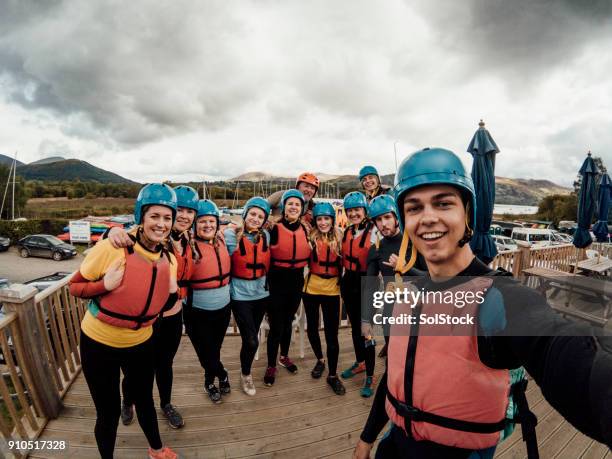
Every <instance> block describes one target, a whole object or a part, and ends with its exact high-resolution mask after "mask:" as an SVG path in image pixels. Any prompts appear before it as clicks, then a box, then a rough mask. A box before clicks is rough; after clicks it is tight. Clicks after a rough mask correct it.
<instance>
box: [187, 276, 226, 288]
mask: <svg viewBox="0 0 612 459" xmlns="http://www.w3.org/2000/svg"><path fill="white" fill-rule="evenodd" d="M228 277H230V273H225V274H221V275H219V276H212V277H207V278H205V279H189V280H185V281H183V282H184V283H185V285H183V287H185V286H186V285H187V284H199V283H204V282H211V281H222V280H225V279H226V278H228ZM179 285H180V284H179Z"/></svg>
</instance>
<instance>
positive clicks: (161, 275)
mask: <svg viewBox="0 0 612 459" xmlns="http://www.w3.org/2000/svg"><path fill="white" fill-rule="evenodd" d="M169 294H170V259H169V256H168V254H167V252H165V251H164V252H163V253H162V256H161V257H160V258H159V259H158V260H157V261H154V262H151V261H149V260H146V259H145V258H144V257H143V256H142V255H139V254H138V253H136V252H135V251H134V249H133V248H132V247H129V248H127V249H126V250H125V271H124V273H123V279H122V280H121V284H120V285H119V287H117V288H115V289H114V290H111V291H110V292H108V293H105V294H104V295H101V296H99V297H97V298H95V299H94V303H95V306H97V308H98V311H97V313H96V314H95V316H96V318H97V319H99V320H101V321H102V322H105V323H107V324H110V325H114V326H115V327H122V328H132V329H139V328H141V327H148V326H150V325H152V324H153V322H155V319H157V317H158V316H159V313H160V312H161V310H162V308H163V307H164V305H165V304H166V301H167V300H168V296H169Z"/></svg>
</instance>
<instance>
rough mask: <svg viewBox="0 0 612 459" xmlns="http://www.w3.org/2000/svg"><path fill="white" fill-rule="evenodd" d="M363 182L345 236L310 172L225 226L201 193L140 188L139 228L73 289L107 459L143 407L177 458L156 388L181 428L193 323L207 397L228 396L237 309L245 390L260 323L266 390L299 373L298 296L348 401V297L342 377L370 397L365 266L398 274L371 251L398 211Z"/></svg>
mask: <svg viewBox="0 0 612 459" xmlns="http://www.w3.org/2000/svg"><path fill="white" fill-rule="evenodd" d="M360 179H361V181H362V183H363V185H364V191H365V193H361V192H352V193H349V194H348V195H347V196H346V197H345V199H344V209H345V212H346V213H347V217H348V220H349V223H350V225H349V227H348V228H347V229H346V230H345V231H344V233H343V232H342V230H341V229H340V228H339V227H338V226H337V225H336V221H335V220H336V209H334V207H333V206H332V205H331V204H329V203H327V202H321V203H316V204H315V202H314V200H313V198H314V197H315V195H316V193H317V190H318V188H319V185H320V183H319V179H318V178H317V177H316V176H315V175H314V174H311V173H303V174H301V175H300V176H299V177H298V178H297V180H296V185H295V188H294V189H290V190H287V191H284V192H278V193H275V194H273V195H272V196H270V197H269V198H268V199H265V198H263V197H259V196H256V197H253V198H251V199H249V200H248V201H247V202H246V204H245V206H244V209H243V213H242V222H241V223H239V224H230V225H225V228H223V227H222V226H221V223H222V222H221V220H220V217H221V215H220V212H219V209H218V208H217V206H216V204H215V203H214V202H212V201H211V200H208V199H199V196H198V193H197V191H196V190H194V189H193V188H191V187H188V186H178V187H176V188H174V189H173V188H171V187H170V186H168V185H165V184H149V185H146V186H144V187H143V188H142V189H141V191H140V193H139V195H138V198H137V200H136V204H135V211H134V216H135V222H136V225H135V226H134V227H133V228H132V229H130V230H128V231H126V230H123V229H120V228H112V229H111V230H110V231H109V232H108V233H107V234H106V235H105V238H104V239H103V240H102V241H101V242H99V243H98V244H97V245H96V246H95V247H93V248H92V250H91V251H90V253H89V254H88V255H87V257H86V259H85V260H84V262H83V264H82V265H81V267H80V269H79V271H78V272H77V273H76V274H75V276H74V277H73V278H72V280H71V283H70V291H71V294H73V295H75V296H77V297H81V298H88V299H90V301H89V304H88V309H87V312H86V314H85V318H84V320H83V323H82V326H81V331H82V339H81V356H82V357H81V359H82V364H83V373H84V375H85V378H86V380H87V383H88V386H89V389H90V392H91V395H92V398H93V400H94V404H95V406H96V412H97V421H96V427H95V435H96V440H97V443H98V447H99V450H100V454H101V455H102V457H112V455H113V451H114V444H115V439H116V433H117V425H118V420H119V418H121V420H122V421H123V423H124V424H126V425H127V424H129V423H131V422H132V420H133V418H134V408H135V411H136V415H137V418H138V422H139V424H140V426H141V427H142V429H143V431H144V433H145V435H146V436H147V439H148V441H149V444H150V450H149V455H150V456H151V457H154V458H165V457H173V454H174V453H173V452H172V451H171V450H170V449H169V448H167V447H163V446H162V442H161V439H160V435H159V430H158V427H157V417H156V414H155V407H154V403H153V395H152V386H153V380H154V379H155V381H156V383H157V387H158V390H159V400H160V408H161V410H162V412H163V414H164V416H165V417H166V418H167V420H168V422H169V424H170V426H171V427H173V428H180V427H182V426H183V425H184V420H183V418H182V416H181V414H180V413H179V411H178V410H177V408H176V407H175V406H174V405H172V403H171V393H172V380H173V372H172V364H173V359H174V356H175V354H176V352H177V350H178V346H179V344H180V339H181V335H182V333H183V327H184V330H185V332H186V333H187V335H188V336H189V338H190V340H191V342H192V344H193V347H194V349H195V351H196V354H197V357H198V359H199V362H200V364H201V366H202V368H203V369H204V391H205V392H206V393H207V394H208V397H209V398H210V400H211V401H213V402H214V403H219V402H221V401H222V397H223V396H224V395H226V394H229V393H230V391H231V385H230V380H229V375H228V372H227V370H226V369H225V367H224V365H223V363H222V361H221V347H222V344H223V340H224V337H225V334H226V331H227V328H228V326H229V323H230V318H231V316H232V315H233V316H234V319H235V321H236V324H237V326H238V329H239V331H240V336H241V338H242V346H241V349H240V366H241V374H240V386H241V388H242V390H243V391H244V392H245V393H246V394H247V395H250V396H253V395H255V394H256V387H255V384H254V382H253V376H252V374H251V367H252V363H253V360H254V357H255V354H256V352H257V349H258V347H259V339H258V338H259V331H260V326H261V323H262V321H263V319H264V316H266V317H267V321H268V323H269V333H268V337H267V348H266V349H267V368H266V371H265V374H264V376H263V382H264V384H265V385H266V386H272V385H273V384H274V383H275V380H276V377H277V366H278V365H280V366H281V367H284V368H285V369H286V370H287V371H288V372H289V373H293V374H294V373H296V372H297V371H298V368H297V366H296V364H295V363H294V362H293V361H292V359H291V358H290V356H289V348H290V344H291V337H292V331H293V326H292V324H293V321H294V319H295V315H296V313H297V311H298V308H299V306H300V302H301V301H302V300H303V303H304V308H305V312H306V318H307V331H308V338H309V341H310V344H311V347H312V349H313V351H314V353H315V355H316V357H317V361H316V364H315V366H314V368H313V369H312V371H311V375H312V377H313V378H321V376H322V375H323V374H324V372H325V370H326V368H327V374H328V375H327V378H326V381H327V384H328V385H329V387H330V388H331V390H332V391H333V392H334V393H336V394H338V395H343V394H344V393H345V387H344V385H343V383H342V381H341V379H340V378H339V376H338V373H337V366H338V355H339V344H338V329H339V325H340V317H341V310H340V295H342V298H343V301H344V305H345V310H346V312H347V314H348V316H349V320H350V322H351V327H352V338H353V344H354V348H355V356H356V360H355V362H354V363H353V364H352V365H351V366H350V367H349V368H347V369H346V370H345V371H343V372H342V374H341V376H342V377H343V378H344V379H347V378H351V377H353V376H355V375H357V374H359V373H365V378H364V383H363V387H362V388H361V391H360V393H361V395H362V396H363V397H370V396H371V395H372V394H373V386H374V380H373V377H374V364H375V361H374V360H375V354H374V346H373V344H374V340H373V338H372V336H371V335H372V332H371V328H370V327H368V326H366V324H365V323H364V324H362V315H361V298H360V289H361V276H363V275H365V274H366V273H367V272H368V269H373V268H368V266H369V264H371V263H372V262H371V260H369V258H370V259H372V260H374V263H376V264H377V266H378V264H379V262H382V263H384V265H383V266H385V265H388V266H391V261H392V260H391V261H390V259H389V257H386V258H385V259H384V260H382V259H381V258H380V257H376V256H373V253H376V250H377V248H378V247H379V243H378V242H379V241H378V239H379V238H380V237H381V236H380V235H378V236H377V234H376V231H375V228H376V226H375V223H374V220H376V219H377V217H379V215H382V214H386V213H387V212H388V211H389V210H392V211H393V215H394V216H395V215H396V212H395V211H394V209H395V204H394V203H393V200H392V199H391V197H390V196H388V195H386V194H385V193H386V192H387V191H388V188H387V187H384V186H383V185H382V184H381V183H380V177H379V176H378V173H377V171H376V169H374V168H373V167H371V166H366V167H364V168H362V170H361V172H360ZM369 201H370V202H371V203H372V206H371V208H370V205H369ZM379 201H380V202H379ZM376 209H378V210H376ZM373 211H374V213H372V212H373ZM386 218H387V217H386V216H383V217H381V218H378V220H380V222H381V223H380V233H379V234H386V235H389V236H397V234H399V226H398V224H397V220H396V219H395V223H394V225H391V226H389V225H388V222H387V221H386ZM385 267H386V266H385ZM305 271H306V276H305ZM321 313H322V318H323V324H324V327H323V328H324V335H325V340H326V347H327V349H326V356H325V357H326V358H325V357H324V355H323V349H322V345H321V339H320V335H319V328H320V320H321ZM279 351H280V352H279ZM121 373H123V380H122V381H121V383H120V375H121ZM121 393H122V395H123V400H122V402H121V403H119V400H121ZM119 407H120V408H119Z"/></svg>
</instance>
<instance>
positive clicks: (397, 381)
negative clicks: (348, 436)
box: [385, 278, 510, 449]
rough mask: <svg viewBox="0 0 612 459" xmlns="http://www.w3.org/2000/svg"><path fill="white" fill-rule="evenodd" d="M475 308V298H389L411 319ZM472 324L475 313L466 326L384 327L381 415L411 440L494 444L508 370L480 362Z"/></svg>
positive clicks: (474, 285) (466, 288)
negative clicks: (460, 301)
mask: <svg viewBox="0 0 612 459" xmlns="http://www.w3.org/2000/svg"><path fill="white" fill-rule="evenodd" d="M491 284H492V280H491V279H487V278H475V279H472V280H470V281H469V282H467V283H464V284H462V285H459V286H455V287H453V288H450V289H448V290H445V291H444V293H446V292H451V293H452V292H456V291H461V292H474V294H476V292H481V294H484V292H486V290H487V289H488V288H489V287H490V286H491ZM478 307H479V304H478V302H477V301H475V300H474V301H472V302H471V303H468V302H467V301H466V305H465V306H464V307H463V308H461V309H457V308H456V307H455V305H453V304H452V303H450V304H448V303H444V301H441V300H438V302H435V301H428V302H427V303H423V302H422V301H421V302H420V303H419V304H418V305H417V306H416V307H415V308H414V309H412V308H411V304H406V303H397V304H396V305H395V306H394V308H393V316H394V317H396V318H397V317H401V316H402V315H404V314H405V316H404V317H407V316H409V315H411V314H412V315H413V316H415V318H416V320H417V321H418V320H419V319H418V318H419V317H420V315H421V314H426V315H427V316H432V315H434V314H437V313H446V314H449V315H451V316H453V315H454V316H457V315H459V316H464V315H471V316H473V317H474V318H477V316H478ZM477 326H478V325H477V320H476V319H475V320H474V324H473V325H459V326H457V325H429V324H420V325H396V324H393V325H391V330H390V336H389V349H388V353H387V358H388V363H387V392H388V394H387V400H386V402H385V403H386V410H387V414H388V415H389V419H391V421H392V422H393V423H394V424H395V425H397V426H399V427H400V428H402V429H403V430H404V431H406V432H407V433H408V434H409V435H411V436H412V437H413V438H414V439H415V440H427V441H432V442H435V443H439V444H442V445H447V446H452V447H456V448H466V449H483V448H489V447H491V446H494V445H496V444H497V443H498V442H499V440H500V435H501V431H503V429H504V428H505V426H506V409H507V407H508V403H509V402H508V397H509V394H510V374H509V371H508V370H495V369H492V368H489V367H487V366H486V365H485V364H483V363H482V362H481V361H480V358H479V357H478V334H477V329H476V327H477ZM456 327H461V331H460V332H458V331H457V329H456ZM458 334H461V335H463V336H457V335H458ZM411 335H412V336H411ZM434 335H437V336H434ZM449 381H452V384H449Z"/></svg>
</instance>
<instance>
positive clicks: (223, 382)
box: [219, 373, 232, 395]
mask: <svg viewBox="0 0 612 459" xmlns="http://www.w3.org/2000/svg"><path fill="white" fill-rule="evenodd" d="M219 390H220V391H221V393H222V394H223V395H227V394H229V393H230V392H231V391H232V388H231V387H230V381H229V374H227V373H226V375H225V379H220V380H219Z"/></svg>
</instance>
